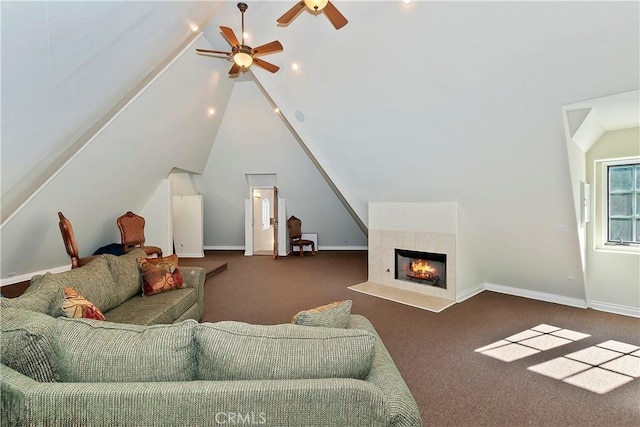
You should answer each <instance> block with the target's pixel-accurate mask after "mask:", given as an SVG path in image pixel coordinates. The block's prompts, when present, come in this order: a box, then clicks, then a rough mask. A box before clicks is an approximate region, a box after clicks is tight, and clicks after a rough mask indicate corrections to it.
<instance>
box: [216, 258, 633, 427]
mask: <svg viewBox="0 0 640 427" xmlns="http://www.w3.org/2000/svg"><path fill="white" fill-rule="evenodd" d="M207 259H210V260H211V261H213V262H226V263H227V266H228V267H227V270H226V271H222V272H221V273H220V274H218V275H216V276H215V277H213V278H212V279H210V280H208V281H207V285H206V288H205V299H206V306H205V319H204V320H205V321H219V320H238V321H243V322H248V323H262V324H275V323H283V322H289V321H290V320H291V317H292V316H293V315H294V314H295V313H296V312H297V311H299V310H302V309H306V308H311V307H315V306H318V305H321V304H325V303H328V302H331V301H335V300H342V299H351V300H352V301H353V308H352V312H354V313H359V314H363V315H365V316H366V317H367V318H369V320H371V322H372V323H373V324H374V326H375V327H376V329H377V331H378V333H379V334H380V336H381V338H382V340H383V341H384V343H385V345H386V347H387V348H388V349H389V352H390V353H391V355H392V357H393V359H394V361H395V362H396V365H397V366H398V369H399V370H400V372H401V373H402V375H403V377H404V378H405V380H406V382H407V385H408V386H409V388H410V390H411V391H412V393H413V395H414V397H415V398H416V401H417V402H418V405H419V407H420V410H421V412H422V416H423V419H424V422H425V425H427V426H455V427H464V426H491V427H501V426H514V427H518V426H545V427H555V426H558V427H559V426H576V427H578V426H580V427H584V426H602V427H604V426H607V427H609V426H612V427H613V426H615V427H622V426H635V427H637V426H640V378H637V377H633V375H634V372H636V371H635V369H636V365H635V363H634V361H635V359H631V363H630V364H629V363H628V362H629V360H628V359H625V360H626V362H625V363H627V367H626V368H614V369H607V370H614V371H615V369H619V370H620V369H628V372H627V373H628V374H629V375H626V378H623V379H622V380H624V382H622V381H621V382H622V383H621V384H620V385H616V386H615V387H613V388H611V389H610V390H607V391H604V392H601V391H602V390H604V389H598V390H600V391H598V390H594V391H592V390H589V389H587V388H583V387H582V386H581V385H580V384H579V382H580V381H579V380H576V381H573V382H572V381H565V380H563V379H562V378H568V377H567V371H566V370H567V369H569V370H570V369H574V368H571V366H575V364H573V362H580V361H582V362H580V363H585V362H584V360H587V359H590V360H591V359H593V357H594V352H595V353H597V354H598V355H601V354H602V353H603V350H604V351H618V352H619V351H622V352H625V351H626V352H627V353H624V355H625V356H629V357H637V356H634V355H633V353H634V351H633V347H634V346H636V347H637V346H640V319H636V318H631V317H626V316H619V315H614V314H609V313H604V312H599V311H595V310H590V309H587V310H585V309H577V308H572V307H567V306H562V305H558V304H552V303H546V302H541V301H535V300H530V299H526V298H519V297H513V296H508V295H503V294H498V293H494V292H487V291H485V292H483V293H481V294H479V295H477V296H475V297H473V298H470V299H468V300H466V301H464V302H462V303H459V304H454V305H453V306H451V307H449V308H447V309H446V310H443V311H441V312H440V313H435V312H430V311H426V310H422V309H419V308H415V307H411V306H407V305H403V304H400V303H397V302H393V301H389V300H385V299H381V298H376V297H373V296H370V295H366V294H363V293H360V292H355V291H353V290H350V289H348V287H349V286H352V285H354V284H358V283H362V282H365V281H366V280H367V253H366V251H354V252H347V251H344V252H343V251H340V252H338V251H320V252H318V254H317V255H316V256H306V257H305V258H300V257H297V256H290V257H284V258H280V259H278V260H277V261H274V260H272V259H271V258H270V257H265V256H253V257H245V256H243V254H242V252H225V251H210V252H207ZM537 335H549V336H546V337H538V339H537V340H533V341H530V340H532V339H534V338H536V336H537ZM542 338H544V339H542ZM501 341H504V342H503V343H502V344H497V343H500V342H501ZM514 343H517V344H518V345H521V346H524V347H526V348H527V349H531V348H534V349H535V350H536V351H525V353H528V354H526V355H523V354H520V356H521V357H514V358H511V356H504V357H503V358H502V359H501V358H499V357H495V354H500V352H499V351H496V350H495V349H497V348H498V347H502V346H505V345H511V344H514ZM560 343H561V344H560ZM620 343H622V344H623V345H621V344H620ZM536 345H537V346H538V348H535V346H536ZM629 346H631V347H629ZM491 348H493V349H494V351H492V352H489V353H488V354H486V353H483V352H486V351H487V350H490V349H491ZM518 350H520V351H522V349H518ZM620 357H622V353H620ZM505 358H506V359H505ZM596 358H597V356H596ZM620 360H621V359H620ZM609 361H611V360H609ZM598 363H600V362H598ZM606 363H608V362H607V361H605V362H601V363H600V365H602V364H606ZM600 365H598V366H595V365H594V366H593V367H600ZM568 366H569V367H568ZM604 368H606V367H604ZM563 370H564V371H563ZM638 375H640V373H638ZM570 376H571V375H569V377H570ZM556 377H558V378H556ZM629 377H630V378H632V379H629ZM595 381H596V382H597V381H599V379H598V378H596V380H595Z"/></svg>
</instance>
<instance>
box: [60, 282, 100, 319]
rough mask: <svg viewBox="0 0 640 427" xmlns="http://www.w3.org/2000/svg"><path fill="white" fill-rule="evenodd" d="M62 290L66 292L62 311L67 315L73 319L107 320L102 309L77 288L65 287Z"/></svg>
mask: <svg viewBox="0 0 640 427" xmlns="http://www.w3.org/2000/svg"><path fill="white" fill-rule="evenodd" d="M62 292H63V293H64V301H63V302H62V311H63V312H64V314H65V316H67V317H71V318H73V319H95V320H106V319H105V317H104V314H102V312H101V311H100V309H99V308H98V307H96V306H95V305H94V304H93V303H92V302H91V301H89V300H87V299H86V298H85V297H83V296H82V295H80V294H79V293H78V292H77V291H76V290H74V289H72V288H63V289H62Z"/></svg>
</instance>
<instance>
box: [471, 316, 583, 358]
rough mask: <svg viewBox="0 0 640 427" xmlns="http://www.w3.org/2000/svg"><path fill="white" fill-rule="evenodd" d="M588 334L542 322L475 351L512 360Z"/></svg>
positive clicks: (567, 342) (579, 338)
mask: <svg viewBox="0 0 640 427" xmlns="http://www.w3.org/2000/svg"><path fill="white" fill-rule="evenodd" d="M588 336H589V335H588V334H583V333H582V332H577V331H572V330H570V329H562V328H558V327H557V326H551V325H547V324H545V323H542V324H540V325H538V326H534V327H533V328H531V329H526V330H524V331H522V332H518V333H517V334H514V335H511V336H508V337H507V338H505V339H503V340H500V341H496V342H494V343H492V344H489V345H487V346H484V347H481V348H478V349H476V350H475V351H476V352H477V353H482V354H484V355H485V356H490V357H493V358H495V359H499V360H502V361H504V362H512V361H514V360H518V359H522V358H524V357H528V356H531V355H532V354H536V353H539V352H541V351H546V350H550V349H552V348H556V347H560V346H563V345H565V344H569V343H570V342H574V341H578V340H581V339H583V338H586V337H588Z"/></svg>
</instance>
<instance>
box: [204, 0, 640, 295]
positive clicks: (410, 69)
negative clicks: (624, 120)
mask: <svg viewBox="0 0 640 427" xmlns="http://www.w3.org/2000/svg"><path fill="white" fill-rule="evenodd" d="M335 4H336V6H337V7H338V8H339V9H340V10H341V11H342V13H343V14H344V15H345V16H346V17H347V18H348V19H349V24H348V25H347V26H346V27H344V28H343V29H341V30H339V31H336V30H335V29H334V28H333V27H332V26H331V25H330V23H329V22H328V20H327V19H326V17H325V16H323V15H319V16H313V15H312V14H310V13H308V12H306V11H305V12H303V13H302V14H301V15H299V16H298V17H297V18H296V20H294V21H293V22H292V23H291V24H290V25H289V26H287V27H284V28H282V27H278V26H276V25H275V20H276V19H277V18H278V16H280V15H281V14H282V13H284V12H285V11H286V10H287V8H288V7H290V5H289V4H288V3H281V2H260V3H257V2H256V3H250V4H249V11H248V12H247V26H248V28H249V31H250V32H251V33H252V34H259V37H258V40H256V42H257V44H259V43H263V42H267V41H271V40H273V39H278V40H280V41H281V42H282V44H283V45H284V52H283V53H282V54H275V55H270V56H269V57H268V59H269V60H270V61H271V62H274V63H275V64H277V65H280V66H281V67H282V69H281V71H280V72H278V73H277V74H275V75H272V74H269V73H266V72H264V71H263V70H260V69H256V71H254V73H255V75H256V77H257V78H258V80H259V81H260V83H261V84H262V85H263V86H264V88H265V89H266V90H267V92H268V93H269V95H270V96H271V97H272V98H273V99H274V101H275V102H276V104H277V105H278V107H279V108H280V109H281V111H282V112H283V114H284V115H285V116H286V117H287V118H288V120H289V121H290V122H291V123H292V124H293V125H294V127H295V130H296V132H297V133H298V134H299V135H300V136H301V137H302V139H303V141H304V143H305V144H306V145H307V147H308V148H309V149H310V151H311V152H312V153H313V155H314V156H315V157H316V158H317V159H318V160H319V161H320V164H321V165H322V167H323V168H324V169H325V170H326V171H327V173H328V175H329V176H330V177H331V179H332V180H333V181H334V182H335V183H336V185H337V186H338V188H339V189H340V191H341V192H342V194H343V195H344V196H345V198H346V199H347V200H348V202H349V203H350V204H351V206H352V207H353V209H354V210H355V211H356V212H357V213H358V215H359V216H360V218H361V219H362V220H363V221H364V222H365V223H366V222H367V204H368V203H369V202H384V201H393V202H439V201H457V202H458V203H459V206H460V211H459V213H460V221H461V222H462V223H464V224H465V227H466V229H467V230H468V234H467V236H466V237H467V238H468V239H469V244H470V246H471V247H472V249H473V253H474V254H475V256H476V257H477V260H476V261H477V264H478V265H479V266H480V271H481V273H480V274H481V277H479V278H478V279H479V282H486V283H494V284H502V285H508V286H514V287H520V288H523V289H529V290H535V291H538V292H548V293H551V294H559V295H565V296H567V297H572V298H584V288H583V274H582V268H581V264H580V255H579V244H578V235H577V224H576V219H575V216H574V215H573V209H572V196H571V183H570V176H569V167H568V160H567V154H566V148H565V145H566V144H565V139H564V129H563V123H562V106H563V105H567V104H569V103H572V102H576V101H579V100H585V99H591V98H595V97H598V96H603V95H607V94H614V93H620V92H624V91H628V90H632V89H636V88H638V81H639V68H638V67H639V63H640V61H639V51H640V49H639V40H638V34H639V30H640V28H639V18H638V16H639V15H638V12H639V10H638V7H639V6H638V3H637V2H521V1H514V2H449V1H447V2H431V1H429V2H414V3H412V4H410V5H408V6H407V5H404V4H403V3H402V2H399V1H397V2H396V1H394V2H386V1H385V2H335ZM234 7H235V5H234V4H230V2H229V3H226V4H225V6H224V8H223V9H222V10H221V12H220V13H221V15H223V14H225V13H229V16H230V18H229V21H227V22H229V23H230V24H225V25H232V26H233V27H234V29H235V28H237V27H238V25H239V14H238V13H237V11H235V13H236V14H237V15H234V14H233V13H234V10H233V9H234ZM258 17H259V18H258ZM235 22H237V23H238V24H234V23H235ZM236 32H237V33H238V32H239V30H236ZM205 33H206V34H207V37H208V39H209V41H210V42H211V43H212V45H214V46H216V45H217V47H218V48H226V47H228V45H226V43H225V42H224V40H223V39H222V37H221V36H220V35H219V34H218V33H217V27H214V26H213V25H210V26H208V27H207V29H206V30H205ZM294 62H295V63H298V64H299V66H300V70H299V71H297V72H296V71H293V70H292V68H291V64H292V63H294ZM300 118H303V120H301V119H300Z"/></svg>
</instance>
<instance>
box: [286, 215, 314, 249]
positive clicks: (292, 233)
mask: <svg viewBox="0 0 640 427" xmlns="http://www.w3.org/2000/svg"><path fill="white" fill-rule="evenodd" d="M287 228H288V229H289V244H290V245H291V250H292V251H293V248H294V247H296V246H297V247H298V248H299V249H300V257H301V258H304V247H305V246H311V255H315V254H316V244H315V243H314V241H313V240H306V239H303V238H302V221H301V220H300V219H298V218H296V217H295V216H293V215H291V217H290V218H289V219H288V220H287Z"/></svg>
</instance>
